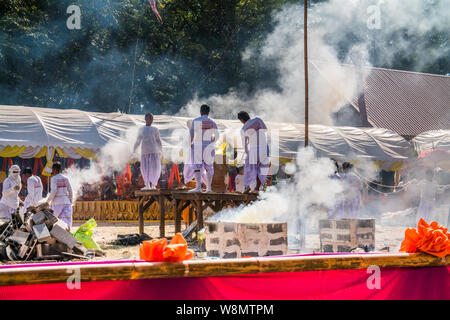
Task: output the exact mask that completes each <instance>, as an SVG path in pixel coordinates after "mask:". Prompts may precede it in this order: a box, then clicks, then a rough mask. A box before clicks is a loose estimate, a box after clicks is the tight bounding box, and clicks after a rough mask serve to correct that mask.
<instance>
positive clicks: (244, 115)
mask: <svg viewBox="0 0 450 320" xmlns="http://www.w3.org/2000/svg"><path fill="white" fill-rule="evenodd" d="M238 119H239V120H241V122H242V123H243V124H245V123H246V122H247V121H248V120H250V115H249V114H248V112H247V111H241V112H239V113H238Z"/></svg>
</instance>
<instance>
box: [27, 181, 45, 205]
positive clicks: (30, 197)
mask: <svg viewBox="0 0 450 320" xmlns="http://www.w3.org/2000/svg"><path fill="white" fill-rule="evenodd" d="M42 189H43V186H42V181H41V178H39V177H37V176H31V177H29V178H28V180H27V192H28V194H27V197H26V198H25V201H24V206H23V208H24V210H26V209H27V208H28V207H32V206H36V205H37V203H38V202H39V201H41V200H42Z"/></svg>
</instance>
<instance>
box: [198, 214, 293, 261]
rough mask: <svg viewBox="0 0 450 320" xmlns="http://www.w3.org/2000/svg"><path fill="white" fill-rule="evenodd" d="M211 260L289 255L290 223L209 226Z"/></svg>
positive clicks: (208, 246) (207, 236)
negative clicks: (288, 229) (288, 230)
mask: <svg viewBox="0 0 450 320" xmlns="http://www.w3.org/2000/svg"><path fill="white" fill-rule="evenodd" d="M205 228H206V230H205V236H206V251H207V254H208V256H210V257H219V258H241V257H263V256H275V255H284V254H287V250H288V247H287V223H235V222H220V221H219V222H205Z"/></svg>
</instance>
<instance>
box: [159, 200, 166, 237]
mask: <svg viewBox="0 0 450 320" xmlns="http://www.w3.org/2000/svg"><path fill="white" fill-rule="evenodd" d="M157 197H158V203H159V236H160V237H161V238H164V237H165V236H166V221H165V219H166V206H165V204H164V200H165V198H164V196H163V195H159V196H157Z"/></svg>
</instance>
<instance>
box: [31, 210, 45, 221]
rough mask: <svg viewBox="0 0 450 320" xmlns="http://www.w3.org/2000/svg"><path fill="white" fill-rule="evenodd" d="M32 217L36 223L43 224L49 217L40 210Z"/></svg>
mask: <svg viewBox="0 0 450 320" xmlns="http://www.w3.org/2000/svg"><path fill="white" fill-rule="evenodd" d="M32 219H33V223H34V224H41V223H44V222H45V220H46V219H47V217H46V215H45V213H44V212H42V211H39V212H38V213H35V214H33V216H32Z"/></svg>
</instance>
